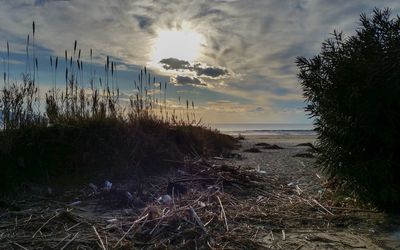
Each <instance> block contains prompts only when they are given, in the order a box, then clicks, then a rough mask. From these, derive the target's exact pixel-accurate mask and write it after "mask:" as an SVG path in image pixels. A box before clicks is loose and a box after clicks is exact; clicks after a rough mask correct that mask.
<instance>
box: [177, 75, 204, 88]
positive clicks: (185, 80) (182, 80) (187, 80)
mask: <svg viewBox="0 0 400 250" xmlns="http://www.w3.org/2000/svg"><path fill="white" fill-rule="evenodd" d="M172 82H173V83H175V84H181V85H187V84H190V85H201V86H205V84H204V83H202V82H201V81H200V79H198V78H196V77H189V76H180V75H178V76H176V77H173V78H172Z"/></svg>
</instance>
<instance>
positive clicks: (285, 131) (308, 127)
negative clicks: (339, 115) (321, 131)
mask: <svg viewBox="0 0 400 250" xmlns="http://www.w3.org/2000/svg"><path fill="white" fill-rule="evenodd" d="M210 127H211V128H213V129H217V130H219V131H220V132H222V133H224V134H229V135H238V134H242V135H316V132H315V131H314V126H313V125H312V124H310V123H213V124H210Z"/></svg>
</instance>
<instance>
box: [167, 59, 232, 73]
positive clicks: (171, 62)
mask: <svg viewBox="0 0 400 250" xmlns="http://www.w3.org/2000/svg"><path fill="white" fill-rule="evenodd" d="M160 63H161V64H162V67H163V68H164V69H166V70H176V71H187V72H195V73H196V75H197V76H198V77H209V78H221V77H224V76H227V75H228V74H229V72H228V70H226V69H224V68H221V67H212V66H208V65H203V64H201V63H196V64H194V65H193V66H192V65H191V63H190V62H188V61H185V60H180V59H177V58H165V59H162V60H161V61H160Z"/></svg>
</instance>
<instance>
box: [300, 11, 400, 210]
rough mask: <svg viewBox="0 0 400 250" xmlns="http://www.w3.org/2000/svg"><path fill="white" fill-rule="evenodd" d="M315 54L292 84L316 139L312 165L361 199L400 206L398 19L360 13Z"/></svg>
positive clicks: (388, 14)
mask: <svg viewBox="0 0 400 250" xmlns="http://www.w3.org/2000/svg"><path fill="white" fill-rule="evenodd" d="M360 21H361V25H360V27H359V28H358V29H357V31H356V34H354V35H352V36H350V37H346V38H344V36H343V35H342V33H338V32H336V31H335V32H334V33H333V36H332V37H331V38H330V39H328V40H326V41H325V42H324V43H323V45H322V50H321V52H320V54H319V55H317V56H315V57H313V58H311V59H306V58H304V57H298V58H297V61H296V63H297V65H298V67H299V69H300V73H299V74H298V77H299V79H300V83H301V85H302V88H303V92H304V96H305V97H306V100H307V102H308V106H307V108H306V110H307V111H308V112H309V113H310V114H311V116H312V117H313V118H314V119H315V127H316V131H317V132H318V134H319V145H318V147H319V151H320V154H319V163H320V164H321V166H322V167H323V168H324V169H325V170H327V172H328V173H329V174H330V175H331V176H333V177H340V178H342V179H343V180H345V182H346V183H348V184H350V185H351V186H352V187H353V188H355V189H356V190H357V191H358V192H359V194H361V196H362V197H364V198H367V199H369V200H372V201H375V202H376V203H377V204H379V205H381V206H383V207H385V208H388V209H394V208H395V207H396V206H398V205H400V181H399V179H400V152H399V148H400V140H399V138H400V99H399V97H400V18H399V16H397V17H395V18H392V17H391V12H390V10H389V9H384V10H379V9H375V10H374V12H373V15H372V16H371V17H369V16H367V15H366V14H362V15H361V18H360Z"/></svg>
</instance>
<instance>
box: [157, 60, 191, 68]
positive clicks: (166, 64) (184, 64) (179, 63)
mask: <svg viewBox="0 0 400 250" xmlns="http://www.w3.org/2000/svg"><path fill="white" fill-rule="evenodd" d="M160 63H161V64H162V65H163V68H164V69H166V70H186V69H190V68H191V66H190V63H189V62H188V61H184V60H179V59H177V58H165V59H162V60H161V61H160Z"/></svg>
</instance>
